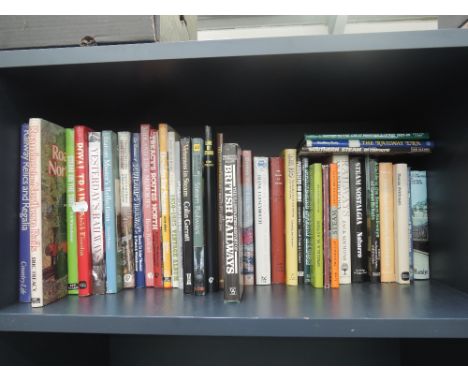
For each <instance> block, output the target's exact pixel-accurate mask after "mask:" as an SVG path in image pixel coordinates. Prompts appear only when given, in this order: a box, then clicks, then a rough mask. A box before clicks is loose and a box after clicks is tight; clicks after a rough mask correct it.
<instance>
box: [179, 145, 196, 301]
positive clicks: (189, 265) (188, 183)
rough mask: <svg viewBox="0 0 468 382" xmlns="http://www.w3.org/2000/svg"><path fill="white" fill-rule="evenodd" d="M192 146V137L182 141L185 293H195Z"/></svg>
mask: <svg viewBox="0 0 468 382" xmlns="http://www.w3.org/2000/svg"><path fill="white" fill-rule="evenodd" d="M191 155H192V146H191V142H190V137H184V138H181V139H180V162H181V175H182V206H183V209H182V221H183V248H182V251H183V261H182V264H183V269H184V277H183V280H184V293H186V294H192V293H193V215H192V161H191Z"/></svg>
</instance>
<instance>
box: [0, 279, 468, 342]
mask: <svg viewBox="0 0 468 382" xmlns="http://www.w3.org/2000/svg"><path fill="white" fill-rule="evenodd" d="M0 331H20V332H62V333H71V332H73V333H104V334H153V335H188V336H192V335H193V336H197V335H202V336H262V337H263V336H265V337H340V338H348V337H349V338H366V337H372V338H411V337H412V338H468V295H467V294H464V293H462V292H459V291H457V290H455V289H452V288H450V287H447V286H446V285H444V284H441V283H438V282H434V281H431V282H428V281H427V282H425V281H424V282H418V283H416V284H415V285H411V286H399V285H396V284H386V285H376V284H370V283H365V284H355V285H351V286H342V287H341V288H340V289H339V290H317V289H313V288H311V287H309V286H302V287H286V286H271V287H270V286H266V287H256V288H252V287H250V288H246V293H245V296H244V300H243V301H242V303H240V304H225V303H224V302H223V295H222V293H221V292H220V293H216V294H211V295H207V296H204V297H195V296H187V295H184V294H183V293H182V291H180V290H157V289H139V290H125V291H122V292H120V293H119V294H116V295H106V296H92V297H87V298H86V297H82V298H79V297H75V296H73V297H67V298H65V299H63V300H61V301H58V302H56V303H53V304H51V305H49V306H46V307H44V308H39V309H32V308H31V307H30V306H29V304H14V305H11V306H8V307H6V308H4V309H0Z"/></svg>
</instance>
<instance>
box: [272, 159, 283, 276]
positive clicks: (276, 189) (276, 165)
mask: <svg viewBox="0 0 468 382" xmlns="http://www.w3.org/2000/svg"><path fill="white" fill-rule="evenodd" d="M270 227H271V283H272V284H284V283H285V281H286V258H285V232H284V161H283V158H281V157H272V158H270Z"/></svg>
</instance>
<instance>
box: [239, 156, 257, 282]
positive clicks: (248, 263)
mask: <svg viewBox="0 0 468 382" xmlns="http://www.w3.org/2000/svg"><path fill="white" fill-rule="evenodd" d="M241 158H242V203H243V206H242V241H243V267H242V271H243V273H244V285H255V245H254V203H253V185H252V182H253V181H252V151H250V150H242V153H241Z"/></svg>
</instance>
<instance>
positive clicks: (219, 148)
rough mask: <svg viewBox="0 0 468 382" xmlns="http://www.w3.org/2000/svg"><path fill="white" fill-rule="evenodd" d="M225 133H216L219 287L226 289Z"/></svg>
mask: <svg viewBox="0 0 468 382" xmlns="http://www.w3.org/2000/svg"><path fill="white" fill-rule="evenodd" d="M223 143H224V136H223V133H216V168H217V173H218V183H217V185H216V186H217V189H218V270H219V288H220V289H224V243H223V238H224V213H223V165H222V161H223Z"/></svg>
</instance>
